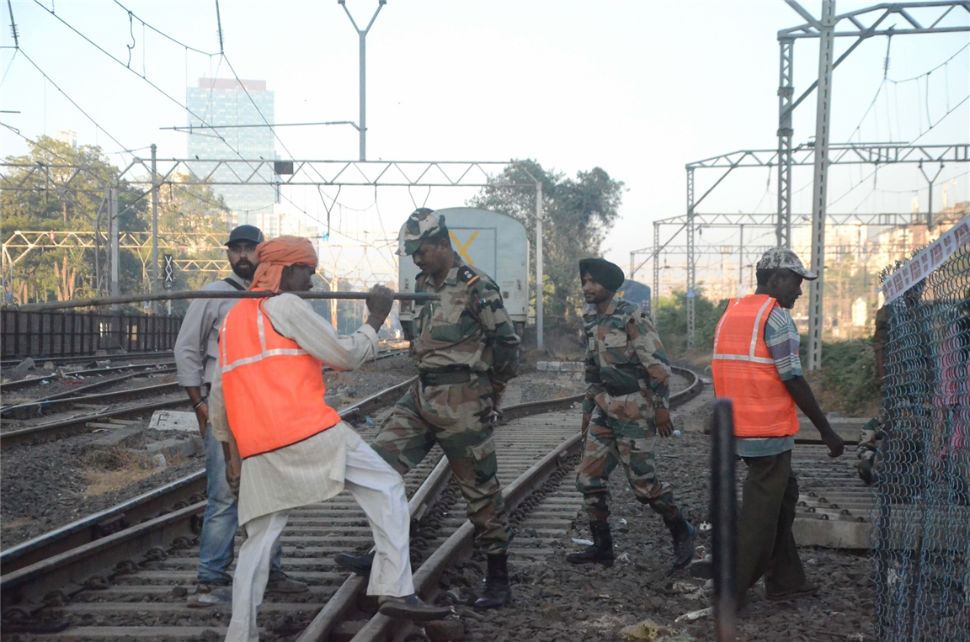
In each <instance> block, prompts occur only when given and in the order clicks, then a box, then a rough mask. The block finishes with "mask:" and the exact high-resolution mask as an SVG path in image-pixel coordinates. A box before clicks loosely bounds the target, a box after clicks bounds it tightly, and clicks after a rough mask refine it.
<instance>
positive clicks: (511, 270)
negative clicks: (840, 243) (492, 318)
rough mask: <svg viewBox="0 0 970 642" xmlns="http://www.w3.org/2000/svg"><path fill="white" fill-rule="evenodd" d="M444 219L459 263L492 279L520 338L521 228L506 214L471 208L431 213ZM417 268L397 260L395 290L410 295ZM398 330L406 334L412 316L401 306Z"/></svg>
mask: <svg viewBox="0 0 970 642" xmlns="http://www.w3.org/2000/svg"><path fill="white" fill-rule="evenodd" d="M435 213H437V214H438V215H440V216H444V218H445V225H446V226H447V227H448V232H449V234H450V236H451V245H452V247H454V248H455V251H456V252H458V255H459V256H460V257H461V260H462V261H464V262H465V263H467V264H469V265H473V266H475V267H477V268H479V269H480V270H483V271H484V272H485V273H486V274H488V275H489V276H490V277H492V280H493V281H495V283H496V284H497V285H498V287H499V289H500V290H501V291H502V298H503V299H505V309H506V310H507V311H508V313H509V317H511V319H512V323H513V324H515V330H516V332H517V333H518V334H519V336H522V332H523V330H524V329H525V324H526V320H527V319H528V316H529V243H528V241H527V239H526V234H525V226H524V225H522V223H520V222H519V221H518V220H516V219H514V218H512V217H511V216H509V215H508V214H502V213H501V212H491V211H489V210H483V209H476V208H473V207H449V208H445V209H439V210H435ZM398 245H399V247H401V248H403V247H404V226H403V225H402V226H401V230H400V232H399V233H398ZM417 275H418V268H417V266H416V265H414V261H412V260H411V258H410V257H408V256H403V255H402V256H401V257H400V261H399V267H398V289H399V290H400V291H401V292H414V278H415V277H416V276H417ZM400 319H401V326H402V327H403V328H404V329H405V334H407V333H408V330H409V326H410V324H411V321H412V312H411V310H410V309H408V308H407V306H402V308H401V313H400Z"/></svg>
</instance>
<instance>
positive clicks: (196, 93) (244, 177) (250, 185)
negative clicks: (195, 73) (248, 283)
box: [185, 78, 278, 236]
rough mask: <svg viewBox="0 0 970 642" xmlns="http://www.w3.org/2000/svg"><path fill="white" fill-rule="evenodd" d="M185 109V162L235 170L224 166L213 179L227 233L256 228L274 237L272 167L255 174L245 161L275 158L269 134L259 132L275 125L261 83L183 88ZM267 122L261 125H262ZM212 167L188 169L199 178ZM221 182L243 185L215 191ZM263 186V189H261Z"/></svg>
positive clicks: (220, 81) (210, 82)
mask: <svg viewBox="0 0 970 642" xmlns="http://www.w3.org/2000/svg"><path fill="white" fill-rule="evenodd" d="M185 99H186V100H185V102H186V105H187V106H188V108H189V112H190V113H189V125H190V126H191V127H192V130H191V132H190V133H189V140H188V154H189V158H198V159H200V160H202V161H205V160H227V161H233V164H231V165H227V166H222V167H220V168H218V169H216V171H215V173H214V174H212V180H213V182H214V183H216V184H214V185H213V190H214V191H215V192H216V193H217V194H219V195H220V196H222V198H223V199H224V200H225V202H226V205H228V206H229V209H230V210H232V220H227V221H226V227H227V229H228V228H231V227H233V226H235V225H242V224H249V225H256V226H258V227H259V228H261V229H262V230H263V232H264V233H265V234H267V235H268V236H276V235H277V234H278V230H277V229H276V227H277V225H276V220H275V217H274V215H273V205H274V203H275V202H276V188H275V187H274V186H273V185H272V183H273V180H274V177H273V170H272V166H271V165H264V166H263V168H264V169H263V170H262V171H259V172H257V173H256V174H254V171H255V167H254V166H250V165H248V164H245V163H242V162H241V161H242V160H243V159H246V160H259V159H264V160H267V161H272V160H274V159H275V158H276V150H275V147H274V144H273V140H274V138H273V131H272V129H270V128H269V127H265V126H260V125H264V124H265V123H266V122H268V123H273V122H274V118H275V110H274V106H275V105H274V96H273V92H272V91H269V90H267V89H266V81H265V80H236V79H235V78H200V79H199V86H198V87H188V88H186V96H185ZM264 119H265V120H264ZM224 125H254V126H253V127H222V126H224ZM213 167H214V164H212V163H204V162H199V163H192V164H191V169H192V171H193V172H195V174H196V175H198V176H207V175H209V174H210V173H212V170H213ZM220 182H236V183H243V182H245V183H247V184H245V185H219V184H218V183H220ZM260 183H263V184H260Z"/></svg>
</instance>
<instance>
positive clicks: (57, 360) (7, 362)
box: [0, 350, 172, 386]
mask: <svg viewBox="0 0 970 642" xmlns="http://www.w3.org/2000/svg"><path fill="white" fill-rule="evenodd" d="M116 359H168V360H171V359H172V351H171V350H160V351H155V352H125V353H122V354H99V355H94V354H82V355H62V356H59V355H49V356H42V357H36V358H34V361H35V362H42V363H47V362H51V363H53V364H54V365H55V366H58V367H60V366H64V365H67V364H70V363H89V362H91V361H113V360H116ZM23 361H24V359H0V368H13V367H16V366H17V365H18V364H20V363H22V362H23ZM132 365H148V364H132ZM6 385H7V384H6V383H4V384H3V386H6Z"/></svg>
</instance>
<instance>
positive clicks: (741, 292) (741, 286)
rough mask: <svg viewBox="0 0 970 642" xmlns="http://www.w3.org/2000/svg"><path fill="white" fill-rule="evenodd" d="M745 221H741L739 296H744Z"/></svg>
mask: <svg viewBox="0 0 970 642" xmlns="http://www.w3.org/2000/svg"><path fill="white" fill-rule="evenodd" d="M742 288H744V223H741V238H740V239H738V298H739V299H740V298H741V297H742V296H744V290H743V289H742Z"/></svg>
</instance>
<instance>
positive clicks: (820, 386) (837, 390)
mask: <svg viewBox="0 0 970 642" xmlns="http://www.w3.org/2000/svg"><path fill="white" fill-rule="evenodd" d="M807 344H808V342H807V341H805V340H804V339H803V340H802V343H801V352H802V354H801V357H802V363H803V364H804V363H805V360H806V358H807V357H806V354H805V351H806V347H805V346H806V345H807ZM875 372H876V367H875V357H874V354H873V350H872V341H871V340H870V339H853V340H851V341H838V342H832V343H823V344H822V368H821V370H820V371H819V372H818V373H817V374H813V376H812V377H811V379H812V382H813V383H815V384H817V385H816V386H815V387H816V396H817V397H819V401H820V403H821V405H822V408H823V409H824V410H825V411H826V412H839V413H843V414H849V415H857V416H868V415H871V414H875V408H876V407H877V406H878V403H879V400H880V393H879V388H878V386H877V385H876V375H875Z"/></svg>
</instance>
